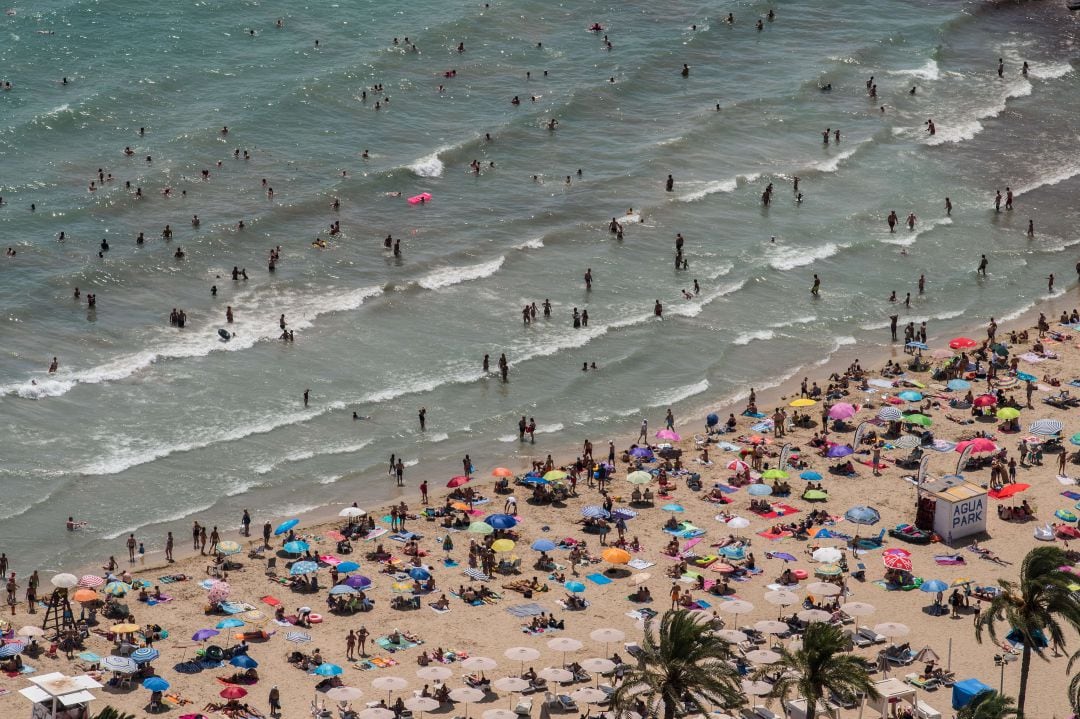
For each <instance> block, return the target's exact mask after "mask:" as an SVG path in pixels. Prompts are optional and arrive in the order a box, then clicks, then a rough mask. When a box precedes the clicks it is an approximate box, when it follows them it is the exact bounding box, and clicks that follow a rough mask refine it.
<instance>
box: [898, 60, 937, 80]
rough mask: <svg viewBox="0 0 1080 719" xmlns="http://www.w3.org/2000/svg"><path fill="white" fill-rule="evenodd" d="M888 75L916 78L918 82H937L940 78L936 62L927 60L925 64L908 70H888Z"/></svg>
mask: <svg viewBox="0 0 1080 719" xmlns="http://www.w3.org/2000/svg"><path fill="white" fill-rule="evenodd" d="M888 74H889V75H907V76H908V77H917V78H919V79H920V80H937V79H938V78H940V77H941V68H939V67H938V64H937V60H927V61H926V64H924V65H922V66H920V67H916V68H910V69H906V70H889V72H888Z"/></svg>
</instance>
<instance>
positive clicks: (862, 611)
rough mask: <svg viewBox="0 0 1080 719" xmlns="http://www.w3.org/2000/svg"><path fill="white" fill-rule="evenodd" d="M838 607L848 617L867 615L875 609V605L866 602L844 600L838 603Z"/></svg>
mask: <svg viewBox="0 0 1080 719" xmlns="http://www.w3.org/2000/svg"><path fill="white" fill-rule="evenodd" d="M840 608H841V609H843V610H844V614H847V615H848V616H849V617H868V616H870V615H871V614H873V613H874V612H876V611H877V607H875V606H874V605H873V604H867V603H866V602H845V603H844V604H842V605H840Z"/></svg>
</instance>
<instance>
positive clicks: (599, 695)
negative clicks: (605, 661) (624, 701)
mask: <svg viewBox="0 0 1080 719" xmlns="http://www.w3.org/2000/svg"><path fill="white" fill-rule="evenodd" d="M570 698H571V699H573V700H574V701H576V702H582V703H583V704H600V703H601V702H604V701H607V698H608V695H607V692H605V691H604V690H603V689H594V688H592V687H585V688H583V689H578V690H577V691H576V692H571V693H570ZM485 719H487V718H486V717H485Z"/></svg>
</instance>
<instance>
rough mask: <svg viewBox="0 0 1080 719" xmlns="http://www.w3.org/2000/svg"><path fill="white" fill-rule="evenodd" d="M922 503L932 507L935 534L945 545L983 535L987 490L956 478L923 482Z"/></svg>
mask: <svg viewBox="0 0 1080 719" xmlns="http://www.w3.org/2000/svg"><path fill="white" fill-rule="evenodd" d="M919 490H920V494H921V495H922V499H921V500H920V501H921V503H922V504H923V505H924V506H925V505H926V504H929V503H931V502H932V503H933V505H934V506H933V516H934V532H935V533H936V534H937V535H938V536H939V537H941V539H942V540H943V541H944V542H945V543H946V544H952V543H953V542H954V541H955V540H957V539H960V538H961V537H967V536H969V535H972V534H980V533H982V532H985V531H986V511H987V506H988V499H987V494H986V490H985V489H983V488H982V487H980V486H979V485H977V484H972V483H971V482H968V481H966V480H965V479H964V478H963V477H961V476H959V475H955V474H951V475H947V476H945V477H941V478H939V479H934V480H930V481H928V482H924V483H923V484H922V486H921V487H919Z"/></svg>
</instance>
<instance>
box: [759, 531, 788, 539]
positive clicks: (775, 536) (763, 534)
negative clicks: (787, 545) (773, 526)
mask: <svg viewBox="0 0 1080 719" xmlns="http://www.w3.org/2000/svg"><path fill="white" fill-rule="evenodd" d="M758 536H759V537H765V539H783V538H784V537H791V536H793V535H792V534H791V532H787V531H784V532H777V533H775V534H774V533H773V532H758Z"/></svg>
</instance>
